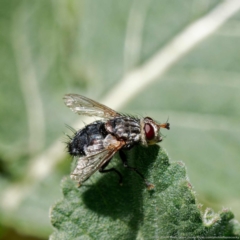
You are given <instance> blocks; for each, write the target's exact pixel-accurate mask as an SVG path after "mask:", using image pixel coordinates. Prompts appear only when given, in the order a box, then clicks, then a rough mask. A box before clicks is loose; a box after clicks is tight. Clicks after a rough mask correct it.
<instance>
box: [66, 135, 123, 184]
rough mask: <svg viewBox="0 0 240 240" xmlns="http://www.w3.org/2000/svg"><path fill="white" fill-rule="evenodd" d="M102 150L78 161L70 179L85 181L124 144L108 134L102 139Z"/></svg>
mask: <svg viewBox="0 0 240 240" xmlns="http://www.w3.org/2000/svg"><path fill="white" fill-rule="evenodd" d="M103 144H104V148H103V150H101V151H100V152H97V153H94V154H91V155H87V156H83V157H80V158H79V159H78V162H77V166H76V168H75V169H74V171H73V172H72V174H71V178H72V179H73V180H76V181H78V182H79V184H80V185H81V183H83V182H84V181H85V180H87V179H88V178H89V177H90V176H91V175H92V174H93V173H94V172H96V171H97V170H98V169H100V168H101V166H102V165H103V164H104V163H106V162H107V161H109V160H110V159H111V158H112V156H113V155H114V154H115V153H116V152H117V151H118V150H119V149H120V148H121V147H122V146H123V145H124V144H125V142H120V141H117V140H116V138H115V137H113V136H112V135H110V134H108V135H107V137H106V138H105V139H104V143H103Z"/></svg>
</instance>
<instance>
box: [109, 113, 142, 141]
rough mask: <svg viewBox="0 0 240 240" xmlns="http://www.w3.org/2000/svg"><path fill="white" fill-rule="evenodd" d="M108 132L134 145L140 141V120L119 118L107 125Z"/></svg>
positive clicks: (111, 120)
mask: <svg viewBox="0 0 240 240" xmlns="http://www.w3.org/2000/svg"><path fill="white" fill-rule="evenodd" d="M105 128H106V130H107V131H108V132H109V133H111V134H113V135H114V136H115V137H116V138H117V139H123V140H125V141H126V144H127V145H128V144H130V145H132V144H134V143H137V142H139V141H140V120H139V119H136V118H132V117H125V116H123V117H118V118H113V119H110V120H108V121H107V122H106V123H105Z"/></svg>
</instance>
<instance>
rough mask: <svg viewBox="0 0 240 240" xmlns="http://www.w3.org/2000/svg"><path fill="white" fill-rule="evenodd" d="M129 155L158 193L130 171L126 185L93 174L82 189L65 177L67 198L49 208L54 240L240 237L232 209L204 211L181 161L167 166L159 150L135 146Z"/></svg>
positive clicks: (163, 152)
mask: <svg viewBox="0 0 240 240" xmlns="http://www.w3.org/2000/svg"><path fill="white" fill-rule="evenodd" d="M128 156H129V165H130V163H131V165H134V166H137V167H138V169H139V170H140V171H141V172H142V173H143V174H144V176H146V177H147V179H148V180H149V181H150V182H151V183H153V184H154V185H155V188H154V189H153V190H150V191H149V190H147V189H146V187H145V186H144V183H143V180H142V179H140V178H139V176H138V175H137V174H136V173H134V172H131V171H129V170H124V171H123V172H124V185H123V186H119V185H118V184H117V178H116V176H115V174H110V173H108V174H105V175H102V176H100V174H99V173H95V174H94V175H93V176H92V177H91V178H90V180H88V181H87V182H85V183H84V184H83V186H81V187H80V188H77V187H76V183H74V182H73V181H72V180H70V179H69V178H65V179H64V180H63V181H62V192H63V196H64V198H63V199H62V200H61V201H59V202H58V203H56V204H55V205H54V206H53V207H52V209H51V214H50V215H51V222H52V225H53V226H54V228H55V231H54V233H53V234H52V235H51V240H61V239H64V240H67V239H160V238H168V237H182V238H184V237H196V236H201V237H213V236H240V235H239V234H240V231H239V227H240V225H239V223H238V222H235V221H234V220H233V217H234V216H233V214H232V213H231V212H230V211H229V210H226V209H225V210H223V211H222V212H221V213H220V214H214V213H213V212H212V211H210V210H209V209H208V210H206V212H205V214H203V213H202V212H201V207H200V205H199V204H197V203H196V197H195V192H194V191H193V188H192V186H191V184H190V182H189V180H188V178H187V176H186V169H185V166H184V164H183V162H172V163H169V158H168V156H167V154H166V152H165V151H164V150H163V149H161V148H159V146H151V147H148V148H144V147H137V148H136V149H133V150H132V151H130V152H129V154H128ZM113 165H116V164H114V163H113ZM117 168H118V169H120V165H117Z"/></svg>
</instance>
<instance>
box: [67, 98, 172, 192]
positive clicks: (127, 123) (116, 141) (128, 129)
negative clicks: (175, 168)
mask: <svg viewBox="0 0 240 240" xmlns="http://www.w3.org/2000/svg"><path fill="white" fill-rule="evenodd" d="M63 99H64V102H65V104H66V106H67V107H69V108H70V109H71V110H72V111H73V112H75V113H77V114H79V115H87V116H92V117H93V116H95V117H100V118H102V120H98V121H95V122H92V123H90V124H88V125H86V126H85V127H84V128H82V129H80V130H78V131H76V132H75V133H74V135H73V136H72V137H70V141H69V142H68V143H67V150H68V152H69V154H70V155H72V156H74V157H77V158H78V160H77V164H76V167H75V169H74V171H73V172H72V173H71V175H70V177H71V178H72V179H73V180H76V181H78V183H79V186H81V184H82V183H83V182H84V181H86V180H87V179H88V178H89V177H90V176H91V175H92V174H93V173H94V172H96V171H97V170H98V171H99V172H101V173H106V172H115V173H116V174H117V175H118V176H119V183H120V184H122V180H123V177H122V174H121V173H120V172H119V171H118V170H117V169H115V168H109V169H106V167H107V165H108V164H109V162H110V161H111V159H112V157H113V156H114V154H115V153H116V152H119V155H120V158H121V160H122V162H123V166H124V167H126V168H128V169H131V170H132V171H135V172H136V173H137V174H138V175H139V176H140V177H141V178H143V179H144V182H145V184H146V186H147V188H148V189H152V188H153V187H154V186H153V185H152V184H150V183H149V182H148V181H147V180H146V179H145V178H144V176H143V174H142V173H141V172H139V171H138V169H137V168H135V167H130V166H129V165H128V163H127V157H126V154H125V153H124V150H129V149H131V148H132V147H134V146H135V145H137V144H141V145H143V146H148V145H153V144H156V143H158V142H161V141H162V137H161V135H160V129H161V128H166V129H170V124H169V123H168V122H166V123H162V124H159V123H157V122H156V121H154V120H153V119H152V118H150V117H144V118H141V119H140V118H137V117H130V116H127V115H124V114H121V113H118V112H116V111H114V110H112V109H111V108H109V107H107V106H105V105H103V104H101V103H98V102H96V101H94V100H92V99H89V98H87V97H84V96H81V95H78V94H66V95H65V96H64V98H63Z"/></svg>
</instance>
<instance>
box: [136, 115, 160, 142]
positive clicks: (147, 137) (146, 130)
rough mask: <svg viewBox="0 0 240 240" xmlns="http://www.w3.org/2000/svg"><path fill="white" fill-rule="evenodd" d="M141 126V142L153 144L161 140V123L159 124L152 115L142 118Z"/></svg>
mask: <svg viewBox="0 0 240 240" xmlns="http://www.w3.org/2000/svg"><path fill="white" fill-rule="evenodd" d="M140 126H141V143H142V145H144V146H148V145H153V144H155V143H158V142H161V141H162V137H161V136H160V132H159V130H160V125H159V124H157V123H156V122H155V121H154V120H153V119H151V118H150V117H145V118H142V119H141V120H140Z"/></svg>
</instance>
